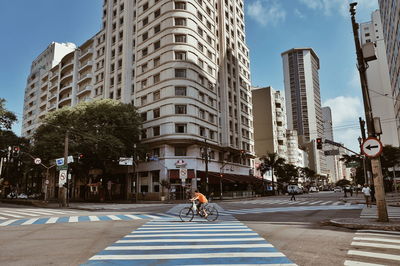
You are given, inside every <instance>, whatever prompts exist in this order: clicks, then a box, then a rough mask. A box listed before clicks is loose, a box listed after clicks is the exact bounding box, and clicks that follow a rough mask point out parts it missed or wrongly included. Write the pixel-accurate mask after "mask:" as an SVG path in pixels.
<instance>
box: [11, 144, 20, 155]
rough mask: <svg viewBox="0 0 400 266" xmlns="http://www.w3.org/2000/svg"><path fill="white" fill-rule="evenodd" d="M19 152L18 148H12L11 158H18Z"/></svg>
mask: <svg viewBox="0 0 400 266" xmlns="http://www.w3.org/2000/svg"><path fill="white" fill-rule="evenodd" d="M19 151H20V149H19V146H13V148H12V156H13V157H18V156H19Z"/></svg>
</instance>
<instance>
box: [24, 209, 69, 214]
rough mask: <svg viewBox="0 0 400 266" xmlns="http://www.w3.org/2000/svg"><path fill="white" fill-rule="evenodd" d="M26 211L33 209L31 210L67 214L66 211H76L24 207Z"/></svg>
mask: <svg viewBox="0 0 400 266" xmlns="http://www.w3.org/2000/svg"><path fill="white" fill-rule="evenodd" d="M25 210H26V211H33V212H37V211H40V212H48V213H52V214H67V213H76V211H66V210H63V211H60V210H53V209H25Z"/></svg>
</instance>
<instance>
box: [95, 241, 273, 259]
mask: <svg viewBox="0 0 400 266" xmlns="http://www.w3.org/2000/svg"><path fill="white" fill-rule="evenodd" d="M172 241H173V240H172ZM228 252H240V253H243V252H278V251H277V250H276V249H275V248H272V247H270V248H267V247H264V248H245V247H243V248H203V249H190V250H188V249H162V250H160V249H159V250H157V249H152V250H103V251H100V252H99V253H97V255H146V254H147V255H153V254H182V253H189V254H205V257H207V253H228Z"/></svg>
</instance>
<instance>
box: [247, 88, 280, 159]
mask: <svg viewBox="0 0 400 266" xmlns="http://www.w3.org/2000/svg"><path fill="white" fill-rule="evenodd" d="M252 98H253V110H254V142H255V145H254V146H255V152H256V156H257V157H261V156H263V155H267V153H277V154H278V155H279V157H281V158H284V159H287V156H286V154H287V144H286V118H285V113H286V111H285V105H284V104H285V98H284V97H283V95H282V94H281V92H280V91H276V90H274V89H273V88H272V87H265V88H253V89H252Z"/></svg>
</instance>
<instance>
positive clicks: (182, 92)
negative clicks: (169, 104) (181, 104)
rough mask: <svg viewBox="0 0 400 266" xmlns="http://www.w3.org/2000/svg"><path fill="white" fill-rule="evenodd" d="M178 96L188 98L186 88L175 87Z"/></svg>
mask: <svg viewBox="0 0 400 266" xmlns="http://www.w3.org/2000/svg"><path fill="white" fill-rule="evenodd" d="M175 95H176V96H186V87H175Z"/></svg>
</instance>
